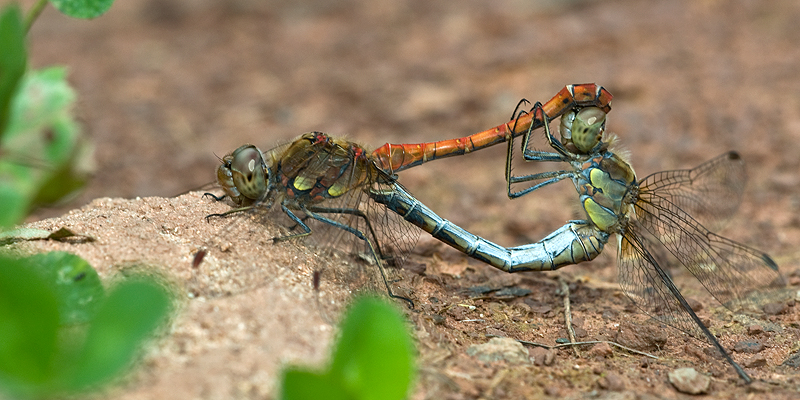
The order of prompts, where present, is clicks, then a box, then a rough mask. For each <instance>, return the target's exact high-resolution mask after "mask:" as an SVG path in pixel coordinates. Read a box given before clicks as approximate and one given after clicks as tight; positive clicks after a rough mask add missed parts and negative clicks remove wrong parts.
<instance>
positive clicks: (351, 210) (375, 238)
mask: <svg viewBox="0 0 800 400" xmlns="http://www.w3.org/2000/svg"><path fill="white" fill-rule="evenodd" d="M306 209H307V210H308V211H312V212H314V213H328V214H349V215H355V216H356V217H359V218H361V219H363V220H364V222H365V223H366V224H367V229H368V230H369V235H370V237H371V238H372V239H373V240H372V241H373V242H374V243H373V245H374V246H375V249H376V251H377V253H378V255H379V256H380V257H381V259H382V260H385V259H387V257H386V254H384V253H383V251H382V250H381V248H380V243H378V235H376V234H375V229H374V228H373V227H372V223H371V222H370V221H369V218H367V215H366V214H364V212H363V211H361V210H358V209H354V208H327V207H307V208H306ZM313 218H314V219H318V218H317V216H316V215H314V216H313ZM320 221H322V222H325V223H327V224H330V223H331V222H329V221H330V220H327V219H326V220H320ZM332 222H335V221H332ZM332 225H333V226H335V227H337V228H340V229H344V230H346V231H348V232H351V233H353V234H354V235H356V237H358V238H359V239H361V240H364V241H369V239H368V238H366V237H364V235H363V234H362V233H361V231H359V230H351V229H353V228H352V227H350V226H347V225H343V224H340V223H338V222H336V223H335V224H332ZM356 232H358V233H356Z"/></svg>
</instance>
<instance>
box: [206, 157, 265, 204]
mask: <svg viewBox="0 0 800 400" xmlns="http://www.w3.org/2000/svg"><path fill="white" fill-rule="evenodd" d="M268 180H269V172H268V169H267V166H266V164H265V163H264V155H263V154H262V153H261V150H259V149H258V148H257V147H256V146H253V145H250V144H248V145H244V146H242V147H239V148H238V149H236V150H235V151H234V152H233V153H231V154H228V155H226V156H225V157H223V158H222V164H221V165H220V166H219V168H217V183H219V185H220V186H222V189H223V190H224V191H225V194H227V195H228V196H229V197H230V198H231V200H233V202H234V203H236V204H237V205H240V206H241V205H250V204H252V203H254V202H255V201H256V200H258V199H260V198H261V197H262V196H264V194H265V193H266V192H267V190H268Z"/></svg>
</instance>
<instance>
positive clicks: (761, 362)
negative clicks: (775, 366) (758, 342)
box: [744, 354, 767, 368]
mask: <svg viewBox="0 0 800 400" xmlns="http://www.w3.org/2000/svg"><path fill="white" fill-rule="evenodd" d="M765 365H767V359H766V358H765V357H764V355H763V354H756V355H754V356H752V357H750V359H748V360H747V361H745V362H744V366H745V367H747V368H758V367H763V366H765Z"/></svg>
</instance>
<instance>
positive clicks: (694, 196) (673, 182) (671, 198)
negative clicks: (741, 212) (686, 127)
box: [639, 151, 747, 232]
mask: <svg viewBox="0 0 800 400" xmlns="http://www.w3.org/2000/svg"><path fill="white" fill-rule="evenodd" d="M746 181H747V176H746V171H745V166H744V161H743V160H742V158H741V157H740V156H739V154H738V153H736V152H733V151H731V152H728V153H725V154H723V155H720V156H719V157H716V158H714V159H712V160H710V161H707V162H705V163H703V164H701V165H700V166H698V167H696V168H693V169H684V170H674V171H663V172H656V173H654V174H652V175H650V176H647V177H646V178H644V179H643V180H642V181H641V182H640V184H639V185H640V187H643V188H647V191H648V193H649V194H648V196H649V197H648V201H649V202H650V203H652V204H654V205H656V206H659V205H661V204H662V203H670V204H672V205H674V206H675V207H677V208H679V209H681V210H683V211H685V212H686V213H687V214H689V215H691V216H692V217H694V219H695V220H697V221H698V222H699V223H700V224H701V225H703V226H704V227H706V228H708V229H709V230H711V231H715V232H716V231H719V230H720V229H721V228H723V227H724V225H725V223H726V222H727V220H728V219H729V218H730V217H731V216H732V215H733V214H734V213H735V212H736V210H737V209H738V208H739V203H740V202H741V200H742V192H743V191H744V186H745V183H746Z"/></svg>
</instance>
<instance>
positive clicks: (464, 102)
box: [26, 0, 800, 399]
mask: <svg viewBox="0 0 800 400" xmlns="http://www.w3.org/2000/svg"><path fill="white" fill-rule="evenodd" d="M27 3H30V2H27ZM798 19H800V3H797V2H795V1H791V0H778V1H773V2H769V3H765V2H759V1H747V0H742V1H734V2H723V1H713V0H708V1H688V0H687V1H665V2H643V1H627V0H626V1H613V2H609V1H606V2H590V1H569V2H558V1H547V0H540V1H515V0H508V1H502V2H491V3H490V2H486V3H478V2H470V3H463V2H428V1H422V0H420V1H383V0H379V1H375V0H372V1H356V0H353V1H344V2H336V4H335V5H332V4H328V2H290V1H277V0H274V1H255V0H238V1H226V2H214V1H164V0H158V1H156V0H153V1H147V2H119V4H115V5H114V7H112V10H111V11H110V12H109V13H108V14H107V15H105V16H103V17H101V18H98V19H97V20H94V21H75V20H70V19H68V18H66V17H63V16H61V15H59V14H58V13H56V12H55V11H54V10H52V9H48V10H46V11H45V12H44V14H43V15H42V17H41V19H40V20H39V21H37V23H36V25H35V26H34V27H33V30H32V32H31V38H30V44H31V46H32V50H31V57H32V62H31V64H32V66H33V67H35V68H39V67H44V66H47V65H51V64H64V65H67V66H68V67H69V70H70V81H71V82H72V83H73V85H74V86H75V88H76V90H77V92H78V93H79V97H80V100H79V104H78V106H77V111H78V113H79V115H80V116H81V120H82V123H83V125H84V127H85V128H86V131H87V132H88V135H89V136H90V137H91V138H92V140H93V142H94V144H95V146H96V160H97V165H98V169H97V173H96V175H95V178H94V180H93V181H92V183H91V185H90V186H89V187H88V188H87V190H86V191H85V193H84V194H83V195H82V196H81V197H80V198H78V199H77V200H76V201H75V202H74V203H72V204H70V205H67V206H65V208H62V209H59V210H45V211H44V212H43V213H41V214H39V215H38V216H36V218H34V219H41V218H44V217H46V216H54V215H60V214H64V213H65V212H66V211H65V210H68V209H72V208H76V207H81V208H79V209H76V210H73V211H70V212H69V213H66V214H64V215H63V216H61V217H59V218H57V219H48V220H44V221H41V222H36V223H34V224H35V225H37V226H45V227H50V228H57V227H61V226H67V227H70V228H71V229H73V230H75V231H77V232H79V233H83V234H88V235H92V236H94V237H97V238H98V241H97V242H95V243H89V244H63V243H45V242H42V243H33V244H28V245H26V246H28V247H30V248H35V249H62V250H68V251H72V252H75V253H77V254H79V255H81V256H83V257H86V258H87V259H88V260H89V261H90V262H91V263H92V265H94V266H95V267H96V268H97V269H98V270H99V271H100V273H101V274H102V275H103V276H106V277H107V276H111V275H113V274H114V273H115V272H116V271H119V270H120V269H121V268H129V267H131V266H133V265H136V266H139V268H157V269H159V270H160V271H162V272H163V273H165V274H167V275H168V276H170V277H171V278H170V279H172V280H173V281H174V282H175V284H176V285H179V286H180V287H182V288H185V292H186V293H190V292H191V293H195V296H193V297H189V296H187V298H186V299H185V300H184V301H183V303H182V308H181V313H180V315H179V316H177V317H176V318H175V320H174V321H173V324H172V329H171V332H170V333H171V334H170V335H169V336H166V337H163V338H161V339H160V340H158V341H157V343H156V344H155V345H154V346H153V348H152V349H151V350H150V351H149V352H148V354H147V355H146V356H145V358H144V360H143V368H142V369H141V370H139V371H138V372H136V373H135V374H133V375H132V376H131V377H130V378H128V379H126V380H125V382H123V384H122V386H121V388H119V389H115V390H114V391H112V392H110V393H107V396H108V397H115V398H121V399H140V398H208V399H217V398H219V399H223V398H224V399H227V398H272V397H274V396H275V393H276V390H277V389H276V376H277V374H278V372H279V370H280V367H281V365H283V364H284V363H287V362H293V363H303V364H317V365H318V364H320V363H323V362H324V360H325V358H326V357H327V354H328V345H329V343H330V340H331V338H332V337H333V333H334V332H333V329H334V327H333V326H332V325H331V324H330V323H329V320H330V315H331V314H330V313H329V312H328V311H329V310H327V308H326V307H320V306H319V304H317V297H316V294H315V292H314V290H313V288H312V287H311V281H312V278H311V274H312V271H314V270H315V268H316V267H317V263H318V262H319V259H318V257H317V256H315V254H314V253H313V252H311V251H308V250H307V249H305V248H304V247H302V246H297V245H294V244H289V243H284V244H280V245H273V244H271V243H268V242H267V240H266V239H267V238H269V237H271V235H270V234H269V233H270V232H276V230H275V229H274V227H272V228H264V229H265V230H266V232H265V233H264V234H262V235H257V236H254V235H245V234H242V235H243V236H241V237H231V238H229V240H230V246H228V247H226V248H227V251H225V252H216V253H215V252H212V253H210V254H209V255H208V256H207V258H206V260H204V262H203V263H202V264H201V266H200V268H198V269H196V270H194V269H192V268H191V262H192V256H193V254H194V252H195V251H196V250H197V249H198V248H199V247H201V246H203V245H204V244H206V243H209V241H212V238H214V237H215V235H217V234H219V232H220V229H222V226H223V225H224V224H222V223H212V224H208V223H206V222H205V220H204V219H203V216H205V215H207V214H209V213H213V212H221V211H224V210H225V209H227V207H228V206H226V205H225V204H222V203H212V202H210V201H208V200H203V199H201V196H200V195H201V192H191V193H188V194H186V195H183V196H180V197H171V196H173V195H175V194H176V193H181V192H185V191H187V190H190V189H193V188H197V187H199V186H200V185H202V184H204V183H207V182H209V181H210V180H211V179H212V178H213V176H214V175H213V174H214V168H215V167H216V165H217V162H218V160H217V159H216V158H215V156H214V154H217V155H220V156H221V155H222V154H225V153H227V152H229V151H231V150H232V149H234V148H236V147H238V146H239V145H240V144H242V143H245V142H250V143H254V144H256V145H259V146H260V147H262V148H269V147H272V146H273V145H276V144H279V143H285V142H286V141H289V140H291V139H292V138H294V137H296V136H299V135H300V134H302V133H303V132H306V131H311V130H320V131H324V132H327V133H329V134H332V135H336V136H346V137H347V138H349V139H352V140H356V141H358V142H359V143H363V144H365V145H369V146H373V147H377V146H380V145H381V144H383V143H385V142H393V143H404V142H420V141H431V140H439V139H446V138H450V137H457V136H463V135H466V134H470V133H474V132H477V131H480V130H483V129H486V128H489V127H492V126H495V125H497V124H500V123H503V122H505V121H506V120H507V119H508V117H509V116H510V114H511V111H512V110H513V109H514V106H515V105H516V103H517V101H518V100H519V99H520V98H522V97H526V98H528V99H531V100H540V101H545V100H547V99H549V98H550V97H551V96H552V95H554V94H555V93H556V92H557V91H558V90H560V89H561V88H562V87H563V86H564V85H565V84H569V83H581V82H597V83H598V84H600V85H603V86H605V87H606V88H607V89H608V90H610V91H611V92H612V93H613V94H614V102H613V111H612V112H611V113H610V115H609V121H608V129H609V130H611V131H613V132H614V133H616V134H617V135H618V136H619V138H620V142H621V144H622V145H623V147H624V148H625V149H626V150H627V151H629V152H630V159H631V163H632V165H634V166H635V167H636V170H637V172H638V173H639V175H640V176H645V175H647V174H649V173H651V172H655V171H660V170H665V169H674V168H689V167H692V166H695V165H697V164H699V163H700V162H702V161H704V160H706V159H710V158H712V157H713V156H716V155H718V154H721V153H723V152H725V151H727V150H731V149H734V150H737V151H739V152H740V153H741V155H742V157H743V158H744V160H745V161H746V162H747V163H748V173H749V177H748V182H749V184H748V186H747V189H746V191H745V196H744V200H743V204H742V206H741V208H740V210H739V213H738V214H737V215H736V216H735V217H734V218H733V219H732V220H731V222H730V224H729V225H728V228H727V230H725V231H724V232H723V233H724V234H725V235H726V236H727V237H730V238H732V239H734V240H737V241H740V242H743V243H747V244H748V245H751V246H753V247H756V248H758V249H761V250H764V251H766V252H768V253H769V254H771V255H772V256H773V257H774V258H775V260H776V261H777V262H778V264H779V265H780V267H781V269H782V270H783V271H784V273H785V274H786V275H787V276H789V280H790V282H791V283H792V284H794V285H793V286H791V288H793V289H794V290H797V289H800V288H798V284H800V274H798V272H797V271H798V270H800V252H798V250H797V247H796V243H798V242H800V216H799V215H798V212H799V211H800V192H798V189H797V188H798V185H799V184H800V178H798V174H797V172H798V171H799V170H800V157H798V155H800V144H798V143H800V123H798V122H797V121H800V95H799V94H798V93H800V80H799V79H797V76H798V75H797V65H800V33H799V32H800V31H799V30H798V29H797V27H796V21H797V20H798ZM542 146H543V145H542ZM497 147H498V148H495V149H487V150H484V151H481V152H479V153H475V154H473V155H469V156H465V157H458V158H454V159H449V160H442V161H436V162H435V163H432V164H430V165H425V166H422V167H420V168H414V169H411V170H409V171H407V172H403V173H402V174H401V176H400V181H401V182H402V183H403V184H404V185H405V186H406V187H407V188H409V189H410V190H411V191H412V192H413V193H414V194H415V195H416V196H417V197H418V198H419V199H420V200H422V201H423V202H424V203H426V204H427V205H428V206H430V207H431V208H432V209H434V210H436V211H437V212H439V213H440V214H441V215H442V216H444V217H445V218H447V219H449V220H451V221H453V222H455V223H457V224H459V225H461V226H463V227H465V228H467V229H469V230H470V231H472V232H474V233H477V234H479V235H481V236H484V237H486V238H489V239H491V240H493V241H495V242H498V243H500V244H503V245H507V246H511V245H518V244H523V243H530V242H533V241H536V240H539V239H540V238H542V237H544V236H545V235H546V234H548V233H550V232H552V231H553V230H554V229H556V228H557V227H560V226H561V225H562V224H563V223H564V221H565V220H568V219H570V218H575V217H576V215H577V214H576V213H575V206H574V204H575V192H574V189H573V188H572V187H571V185H570V184H569V183H562V184H560V185H555V186H554V187H551V188H546V189H543V190H541V191H537V192H535V193H533V194H530V195H528V196H525V197H524V198H522V199H519V200H515V201H513V202H512V201H509V200H508V199H507V197H506V195H505V183H504V180H503V167H504V161H505V153H504V150H505V146H497ZM525 167H528V166H522V165H520V166H519V168H518V170H519V171H526V170H533V169H530V168H527V169H526V168H525ZM137 196H141V197H144V196H159V197H145V198H138V197H137ZM95 198H97V200H93V201H92V200H90V199H95ZM120 198H136V199H134V200H123V199H120ZM421 236H422V239H421V241H420V243H419V245H418V246H417V249H416V250H415V253H414V255H413V257H412V260H410V262H409V263H408V265H409V266H412V267H413V268H410V269H404V270H402V271H396V273H397V274H398V275H399V277H400V278H402V280H401V281H399V282H398V283H397V285H398V287H399V289H402V290H404V291H406V292H407V293H409V295H410V296H411V297H412V298H413V299H414V300H415V303H416V304H417V307H416V308H415V309H414V310H409V311H407V312H406V313H407V315H408V317H409V320H410V321H411V324H410V326H411V329H412V331H413V332H414V335H415V337H416V341H417V346H418V350H419V377H418V380H417V385H416V387H415V389H414V395H413V397H414V398H445V399H461V398H523V397H528V398H531V397H533V398H536V397H553V398H583V397H588V396H596V397H600V398H684V397H685V396H687V395H684V394H681V393H678V392H677V391H676V390H675V389H674V388H673V387H672V385H671V384H670V383H669V382H668V380H667V374H668V372H670V371H672V370H674V369H676V368H680V367H687V366H693V367H695V368H696V369H697V370H698V371H700V372H701V373H705V374H709V375H710V376H711V377H712V384H711V387H710V389H709V395H708V397H710V398H733V397H736V398H740V397H744V396H748V395H750V396H752V397H754V398H796V397H797V396H798V388H799V387H800V373H798V367H797V366H796V365H797V362H795V363H794V365H795V366H791V365H783V363H784V361H786V360H787V359H789V358H790V357H791V356H792V355H795V356H796V355H797V352H798V344H797V343H798V341H799V340H800V325H798V319H799V317H800V310H798V308H800V307H798V306H796V305H795V301H794V300H793V299H790V300H785V301H783V302H782V303H781V304H777V305H773V306H772V308H770V311H773V312H777V314H775V315H770V314H758V315H755V316H752V317H746V316H741V315H734V314H731V313H730V312H728V311H725V310H724V309H723V308H722V307H720V306H719V305H717V304H716V303H715V302H714V301H713V299H711V297H710V296H709V295H708V294H707V293H706V292H704V291H703V290H701V289H700V288H699V287H698V286H699V285H697V284H696V282H695V281H693V280H692V278H691V276H690V275H688V274H676V276H675V280H676V282H677V284H678V286H679V287H681V288H682V289H683V290H684V293H685V294H686V295H687V297H690V298H692V299H694V300H696V301H698V302H700V303H701V304H702V305H703V306H704V307H703V308H702V310H701V311H700V313H699V314H700V317H701V318H702V319H703V320H704V321H708V324H709V325H710V328H711V330H712V331H713V332H714V333H715V334H718V335H719V337H720V341H721V342H722V344H723V345H724V346H725V347H726V348H728V349H731V350H733V349H734V348H736V347H737V345H738V348H739V350H741V351H738V352H732V354H733V356H734V358H735V359H736V360H737V361H739V362H740V363H741V364H742V365H744V366H745V369H746V370H747V371H748V373H750V374H751V375H752V376H753V377H754V378H757V379H758V380H759V381H758V382H756V383H755V384H753V385H750V386H744V385H742V384H741V382H740V381H739V380H738V378H737V377H736V375H735V374H734V373H733V372H732V370H731V369H730V368H728V367H727V366H726V365H725V364H724V363H723V362H721V361H720V360H719V359H718V358H717V357H716V356H715V355H714V353H713V352H709V351H706V350H705V347H704V346H703V345H702V344H700V343H699V342H696V341H693V340H690V339H686V338H685V337H684V336H682V335H681V334H680V333H679V332H678V331H677V330H674V329H661V328H660V327H658V326H654V325H653V324H652V323H647V322H646V321H645V320H644V318H643V317H641V316H640V315H639V314H638V313H637V312H636V308H635V307H633V306H632V305H631V303H630V302H629V301H628V299H627V298H626V297H625V296H624V295H623V294H622V293H621V291H620V290H619V288H618V286H617V284H616V267H615V265H616V261H615V258H614V256H615V252H614V251H613V249H609V250H610V251H607V252H606V253H607V254H605V255H604V256H601V257H599V258H598V259H597V260H595V261H593V262H591V263H585V264H580V265H576V266H571V267H567V268H564V269H562V270H560V271H558V272H554V273H523V274H514V275H511V274H505V273H502V272H501V271H497V270H495V269H493V268H491V267H488V266H486V265H483V264H481V263H479V262H476V261H472V260H468V259H466V258H465V257H464V256H463V255H461V254H460V253H457V252H455V251H453V250H451V249H449V248H447V247H446V246H444V245H441V244H439V243H438V242H435V241H434V240H432V239H430V238H429V237H428V236H427V235H424V234H423V235H421ZM225 240H228V238H226V239H225ZM245 240H246V242H245ZM245 243H247V245H246V246H245V245H244V244H245ZM609 247H613V246H609ZM351 263H353V264H358V263H359V261H358V260H355V259H354V260H351ZM559 278H560V279H563V280H564V281H566V282H567V283H568V285H569V287H570V292H571V296H570V300H571V304H572V317H573V319H574V320H573V325H574V326H575V327H576V331H577V333H578V339H579V340H595V339H602V340H613V341H616V342H619V343H621V344H625V345H627V346H630V347H634V348H636V349H639V350H642V351H647V352H649V353H652V354H654V355H656V356H658V357H659V358H658V359H657V360H653V359H649V358H647V357H644V356H641V355H637V354H632V353H629V352H627V351H624V350H621V349H618V348H616V347H611V348H610V350H609V348H608V347H606V346H604V345H595V346H594V347H592V346H589V345H587V346H583V347H580V348H578V351H577V354H576V353H575V352H573V351H572V350H570V349H559V350H551V351H548V350H542V349H537V348H529V350H528V351H529V353H530V355H531V356H532V357H533V362H530V363H528V362H523V363H520V364H514V363H513V362H511V361H502V360H501V361H481V360H480V359H479V358H478V357H477V356H471V355H469V353H468V351H467V350H468V349H469V347H470V346H471V345H474V344H482V343H486V342H488V341H489V337H490V336H505V337H511V338H514V339H519V340H526V341H532V342H537V343H542V344H547V345H553V344H555V343H556V339H558V338H563V337H566V330H565V323H564V317H563V311H564V308H563V298H562V296H561V295H560V294H559V293H560V292H559V290H558V288H559V283H558V279H559ZM480 286H488V287H491V288H514V289H518V288H519V289H527V290H530V291H531V293H530V294H528V295H525V296H522V297H513V296H505V297H503V296H497V295H496V294H495V293H493V292H492V293H488V294H484V295H482V296H478V297H476V296H473V295H471V293H472V294H474V293H475V291H476V290H475V288H476V287H480ZM471 288H472V291H470V289H471ZM219 293H228V294H227V295H219ZM320 295H321V296H322V297H321V298H322V299H324V300H326V301H323V302H322V303H323V304H329V302H328V301H327V300H329V297H326V296H330V298H331V299H336V300H337V302H339V301H340V300H341V299H342V298H346V297H347V296H346V293H345V289H344V288H340V287H337V286H336V285H334V284H327V285H323V288H322V293H321V294H320ZM398 304H399V305H401V304H400V303H398ZM753 318H756V319H753ZM634 322H639V323H641V324H642V325H641V326H640V325H638V324H636V323H634ZM756 325H757V326H758V327H760V328H761V329H759V328H758V327H756ZM747 342H756V345H755V348H752V347H748V346H745V345H743V344H742V343H745V344H746V343H747ZM762 345H763V346H762ZM748 351H750V352H748ZM790 364H791V363H790Z"/></svg>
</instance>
